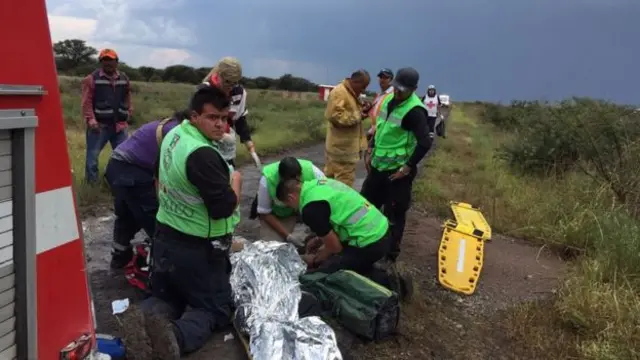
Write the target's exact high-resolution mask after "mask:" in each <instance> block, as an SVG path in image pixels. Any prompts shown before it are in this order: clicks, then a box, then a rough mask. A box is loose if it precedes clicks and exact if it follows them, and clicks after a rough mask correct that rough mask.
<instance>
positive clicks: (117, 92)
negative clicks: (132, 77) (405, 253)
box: [92, 70, 129, 123]
mask: <svg viewBox="0 0 640 360" xmlns="http://www.w3.org/2000/svg"><path fill="white" fill-rule="evenodd" d="M92 76H93V84H94V90H93V112H94V115H95V117H96V120H97V121H99V122H102V123H113V122H119V121H127V120H129V106H128V104H126V97H127V90H128V86H129V78H128V77H127V75H126V74H125V73H123V72H120V73H119V78H118V79H117V80H115V81H112V80H110V79H106V78H104V77H102V76H101V71H100V70H96V71H94V72H93V74H92Z"/></svg>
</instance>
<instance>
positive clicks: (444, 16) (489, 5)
mask: <svg viewBox="0 0 640 360" xmlns="http://www.w3.org/2000/svg"><path fill="white" fill-rule="evenodd" d="M163 12H164V14H162V13H163ZM133 15H134V16H135V17H141V18H144V17H147V16H165V17H170V18H172V19H174V20H176V21H177V22H178V23H181V24H185V26H187V25H188V26H187V27H188V28H190V29H192V30H193V31H194V34H195V35H194V36H195V38H196V42H195V44H196V45H194V46H190V50H191V51H194V52H196V53H198V54H199V55H200V57H204V58H207V59H210V61H211V63H213V62H214V61H215V60H216V59H217V58H219V57H221V56H225V55H234V56H238V57H239V58H240V59H241V60H242V61H243V62H244V63H245V64H247V66H246V69H247V73H248V74H249V75H252V76H255V75H260V74H258V73H257V71H260V72H266V75H271V76H275V75H279V72H281V71H287V70H290V71H291V72H293V73H294V74H296V75H301V76H305V77H310V78H311V80H314V81H316V82H321V83H327V82H329V83H335V82H337V81H338V80H340V79H341V78H342V77H344V76H346V75H347V74H349V73H350V72H351V71H352V70H354V69H356V68H360V67H364V68H367V69H369V71H371V72H377V70H378V69H379V68H381V67H391V68H394V69H397V68H399V67H402V66H413V67H415V68H417V69H418V70H419V71H420V74H421V84H420V85H421V91H424V90H425V89H426V86H427V85H428V84H435V85H436V86H437V87H438V88H439V89H441V91H446V92H448V93H450V94H451V95H452V96H453V97H454V98H457V99H465V100H474V99H482V100H501V101H509V100H511V99H514V98H546V99H550V100H553V99H558V98H563V97H566V96H572V95H586V96H594V97H600V98H609V99H615V100H618V101H623V102H630V103H639V102H640V101H638V100H637V95H636V93H637V91H636V86H637V84H638V83H640V69H639V67H638V66H637V64H635V62H634V61H633V60H635V59H638V58H640V42H638V40H637V37H638V34H640V22H638V21H637V19H638V18H639V17H640V1H638V0H536V1H527V2H524V1H513V0H440V1H433V0H395V1H392V2H390V1H382V0H348V1H345V0H325V1H300V0H233V1H231V0H224V1H215V2H214V1H210V0H188V1H184V2H183V6H181V7H180V8H176V9H172V10H171V12H170V14H167V12H166V10H162V11H161V10H158V11H157V13H154V12H153V11H151V12H149V11H148V10H147V9H145V10H144V11H140V12H139V13H135V14H133ZM202 65H210V64H202ZM373 86H375V85H373Z"/></svg>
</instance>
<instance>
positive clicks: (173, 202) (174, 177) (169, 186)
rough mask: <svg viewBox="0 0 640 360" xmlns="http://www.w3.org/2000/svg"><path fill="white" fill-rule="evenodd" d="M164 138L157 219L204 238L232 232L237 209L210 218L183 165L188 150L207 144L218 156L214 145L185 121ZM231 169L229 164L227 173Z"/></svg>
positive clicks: (189, 152)
mask: <svg viewBox="0 0 640 360" xmlns="http://www.w3.org/2000/svg"><path fill="white" fill-rule="evenodd" d="M165 140H166V141H164V140H163V141H162V144H161V146H160V163H159V168H160V174H159V181H158V182H159V191H158V199H159V203H160V207H159V209H158V213H157V215H156V219H157V220H158V222H160V223H162V224H165V225H167V226H170V227H172V228H173V229H175V230H177V231H180V232H182V233H185V234H188V235H192V236H196V237H199V238H203V239H208V238H212V237H221V236H225V235H228V234H231V233H233V230H234V227H235V225H236V224H237V222H238V220H239V216H238V213H237V209H236V211H234V213H233V214H232V215H231V216H230V217H228V218H225V219H219V220H214V219H211V218H210V217H209V211H208V210H207V207H206V206H205V204H204V200H203V199H202V197H201V196H200V193H199V191H198V189H197V188H196V187H195V186H194V185H193V184H192V183H191V182H190V181H189V180H188V178H187V173H186V165H185V164H186V160H187V158H188V157H189V155H190V154H191V153H193V152H194V151H196V150H197V149H200V148H202V147H210V148H212V149H214V150H215V151H216V152H217V153H218V154H219V155H220V153H219V152H218V150H217V148H216V147H215V146H213V145H212V144H211V141H210V140H208V139H207V138H205V137H204V135H202V134H201V133H200V132H199V130H198V129H196V128H195V127H194V126H193V125H191V123H190V122H189V121H188V120H184V121H183V122H182V123H181V124H178V125H177V126H176V127H175V128H173V129H172V130H171V131H169V133H167V135H166V138H165ZM220 156H221V157H222V155H220ZM225 164H226V162H225ZM232 171H233V169H232V168H231V167H229V174H231V173H232Z"/></svg>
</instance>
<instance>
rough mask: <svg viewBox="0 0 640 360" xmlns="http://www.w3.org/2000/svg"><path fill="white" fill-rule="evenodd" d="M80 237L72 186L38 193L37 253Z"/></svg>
mask: <svg viewBox="0 0 640 360" xmlns="http://www.w3.org/2000/svg"><path fill="white" fill-rule="evenodd" d="M79 238H80V233H79V231H78V220H77V218H76V208H75V204H74V201H73V190H71V187H70V186H67V187H62V188H59V189H55V190H50V191H45V192H41V193H38V194H36V250H37V253H38V254H40V253H43V252H45V251H48V250H51V249H53V248H56V247H58V246H60V245H64V244H66V243H68V242H71V241H74V240H77V239H79Z"/></svg>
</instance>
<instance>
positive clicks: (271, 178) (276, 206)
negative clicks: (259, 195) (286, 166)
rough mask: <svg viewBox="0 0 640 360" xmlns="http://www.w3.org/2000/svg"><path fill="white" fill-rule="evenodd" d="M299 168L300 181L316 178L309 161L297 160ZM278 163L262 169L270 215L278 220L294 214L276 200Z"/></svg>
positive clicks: (278, 179) (278, 178) (278, 175)
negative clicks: (265, 181)
mask: <svg viewBox="0 0 640 360" xmlns="http://www.w3.org/2000/svg"><path fill="white" fill-rule="evenodd" d="M298 162H299V163H300V167H301V168H302V177H301V179H300V180H301V181H303V182H304V181H309V180H313V179H315V178H316V175H315V173H314V172H313V163H312V162H311V161H309V160H302V159H298ZM279 166H280V161H278V162H275V163H273V164H269V165H267V166H265V167H264V168H263V169H262V175H263V176H264V178H265V179H266V180H267V191H268V192H269V196H270V197H271V203H272V204H271V213H272V214H273V215H275V216H277V217H279V218H285V217H287V216H292V215H293V214H295V210H294V209H292V208H290V207H288V206H286V205H285V204H283V203H282V202H280V201H279V200H278V198H277V197H276V188H277V187H278V184H279V183H280V174H279V173H278V167H279Z"/></svg>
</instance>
